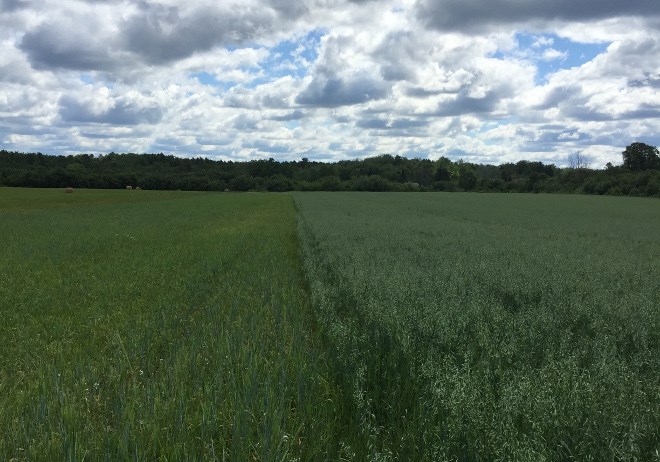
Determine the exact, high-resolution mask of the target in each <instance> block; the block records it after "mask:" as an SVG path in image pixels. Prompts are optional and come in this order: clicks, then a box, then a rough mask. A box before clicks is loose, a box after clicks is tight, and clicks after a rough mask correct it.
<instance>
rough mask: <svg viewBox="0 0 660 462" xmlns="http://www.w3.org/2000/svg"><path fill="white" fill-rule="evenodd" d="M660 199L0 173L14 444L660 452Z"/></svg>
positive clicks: (1, 312)
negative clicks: (240, 190) (167, 187)
mask: <svg viewBox="0 0 660 462" xmlns="http://www.w3.org/2000/svg"><path fill="white" fill-rule="evenodd" d="M659 229H660V206H659V204H658V201H657V200H654V199H635V198H619V197H593V196H568V195H523V194H509V195H506V194H470V193H466V194H462V193H381V194H379V193H293V194H252V193H246V194H233V193H232V194H226V193H191V192H175V191H171V192H165V191H125V190H107V191H101V190H77V191H75V192H74V193H73V194H64V192H63V191H62V190H61V189H57V190H46V189H41V190H31V189H14V188H0V236H2V243H3V245H2V246H0V319H1V320H2V322H0V338H2V339H3V343H2V347H1V348H0V460H17V461H22V460H26V461H27V460H30V461H32V460H44V461H46V460H83V459H84V460H149V461H151V460H163V461H165V460H172V461H174V460H176V461H178V460H229V461H246V460H260V461H274V460H278V461H296V460H298V461H325V460H332V461H335V460H344V461H349V460H352V461H364V460H374V461H394V460H399V461H404V460H411V461H413V460H414V461H442V460H520V461H526V460H529V461H539V460H548V461H551V460H634V459H637V460H655V459H657V458H658V457H659V456H658V453H659V451H660V430H659V429H660V306H659V302H658V300H660V233H659V232H658V230H659Z"/></svg>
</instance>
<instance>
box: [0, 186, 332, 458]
mask: <svg viewBox="0 0 660 462" xmlns="http://www.w3.org/2000/svg"><path fill="white" fill-rule="evenodd" d="M295 233H296V218H295V209H294V207H293V203H292V200H291V198H290V197H289V196H282V195H256V194H244V195H236V194H212V193H208V194H207V193H185V192H158V191H86V190H79V191H76V192H75V193H74V194H64V192H63V190H59V189H58V190H27V189H0V236H2V246H1V247H0V319H1V320H2V321H1V322H0V338H1V339H2V346H1V350H0V460H3V461H8V460H17V461H22V460H26V461H28V460H29V461H33V460H44V461H57V460H83V459H84V460H148V461H154V460H170V461H181V460H233V461H246V460H264V461H266V460H268V461H270V460H295V459H297V458H299V459H301V460H318V459H323V458H325V457H324V454H326V453H336V451H337V450H336V449H335V447H336V441H338V439H339V436H340V435H341V432H342V429H341V427H339V424H340V422H341V420H340V415H339V412H341V409H340V408H337V407H336V406H335V405H334V404H333V402H335V401H337V399H336V396H337V394H338V392H337V388H336V387H335V386H334V384H333V383H334V382H335V381H334V379H333V377H332V376H331V375H329V369H328V367H327V360H326V356H325V355H324V354H323V352H322V351H321V349H320V348H319V343H318V336H317V335H316V334H315V333H314V330H313V329H311V328H310V326H312V327H313V325H314V323H313V320H312V318H311V317H310V313H311V312H310V306H309V300H308V297H307V293H306V291H305V286H304V281H303V278H302V274H301V272H300V267H299V265H298V255H297V247H296V235H295Z"/></svg>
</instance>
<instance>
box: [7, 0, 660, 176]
mask: <svg viewBox="0 0 660 462" xmlns="http://www.w3.org/2000/svg"><path fill="white" fill-rule="evenodd" d="M656 9H657V8H656V5H655V0H654V1H643V0H631V1H628V2H623V3H622V2H603V1H601V0H585V1H583V2H576V1H573V0H571V1H568V0H559V1H556V2H548V1H544V2H541V1H540V0H529V1H527V2H520V1H514V0H494V1H493V2H489V3H484V2H478V1H476V0H461V1H459V0H437V1H435V0H433V1H431V0H294V1H290V0H241V1H238V0H231V1H229V2H215V1H212V0H189V1H188V2H178V1H175V0H94V1H92V0H87V1H83V0H42V1H40V2H35V1H33V0H0V84H1V89H0V143H2V147H5V148H12V149H18V150H38V151H42V152H52V153H75V152H80V151H86V150H92V151H95V152H107V151H110V150H114V151H121V150H125V151H132V152H153V151H163V152H170V153H175V154H179V155H195V154H200V153H203V154H204V155H207V156H209V157H214V158H219V159H220V158H221V159H240V160H243V159H250V158H262V157H274V158H276V159H282V160H289V159H296V158H300V157H308V158H313V159H323V160H339V159H346V158H353V157H358V156H364V155H376V154H381V153H393V154H400V155H409V156H425V157H430V158H437V157H439V156H441V155H447V156H452V157H455V158H459V157H462V158H464V159H465V160H471V161H484V162H495V163H499V162H506V161H516V160H519V159H521V158H528V159H530V160H535V159H539V160H544V161H556V162H559V163H561V162H562V159H565V158H566V156H567V154H568V153H570V152H572V151H574V150H576V149H580V150H583V152H585V153H586V154H588V155H590V156H591V157H592V158H593V159H594V162H595V163H597V162H601V161H602V164H604V163H605V162H607V161H612V162H616V161H618V160H619V158H620V152H621V150H622V149H623V147H625V145H627V144H629V143H630V142H632V141H635V140H636V139H641V140H645V141H646V142H649V140H653V139H656V138H654V136H656V137H657V135H656V134H657V133H658V130H659V129H660V96H659V95H660V93H659V92H658V88H660V15H659V14H658V12H656ZM594 165H595V164H594Z"/></svg>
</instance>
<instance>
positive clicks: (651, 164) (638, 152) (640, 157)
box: [622, 143, 660, 171]
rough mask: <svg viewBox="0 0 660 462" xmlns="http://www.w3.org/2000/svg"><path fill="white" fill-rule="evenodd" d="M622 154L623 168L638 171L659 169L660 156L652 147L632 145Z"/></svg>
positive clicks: (640, 144)
mask: <svg viewBox="0 0 660 462" xmlns="http://www.w3.org/2000/svg"><path fill="white" fill-rule="evenodd" d="M622 154H623V166H624V167H625V168H627V169H630V170H634V171H639V170H652V169H656V168H660V155H658V148H656V147H654V146H650V145H648V144H644V143H633V144H631V145H630V146H628V147H626V150H625V151H623V153H622Z"/></svg>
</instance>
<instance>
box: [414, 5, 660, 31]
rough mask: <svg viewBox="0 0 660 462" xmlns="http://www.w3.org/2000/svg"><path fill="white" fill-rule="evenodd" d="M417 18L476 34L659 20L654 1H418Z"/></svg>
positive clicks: (443, 27) (659, 13) (435, 24)
mask: <svg viewBox="0 0 660 462" xmlns="http://www.w3.org/2000/svg"><path fill="white" fill-rule="evenodd" d="M417 8H418V11H417V15H418V17H419V18H420V19H421V20H422V21H423V22H424V23H425V24H426V25H428V26H430V27H433V28H437V29H441V30H455V31H466V30H470V31H475V30H477V29H480V28H484V27H491V26H498V25H506V24H523V23H527V22H530V21H557V20H559V21H581V22H584V21H593V20H598V19H604V18H612V17H618V16H641V17H649V16H650V17H658V16H659V15H660V12H659V9H658V5H657V2H656V1H655V0H630V1H626V2H620V1H607V2H604V1H602V0H582V1H579V2H578V1H574V0H555V1H547V0H526V1H524V2H521V1H517V0H492V1H489V2H482V1H480V0H419V2H418V3H417Z"/></svg>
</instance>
